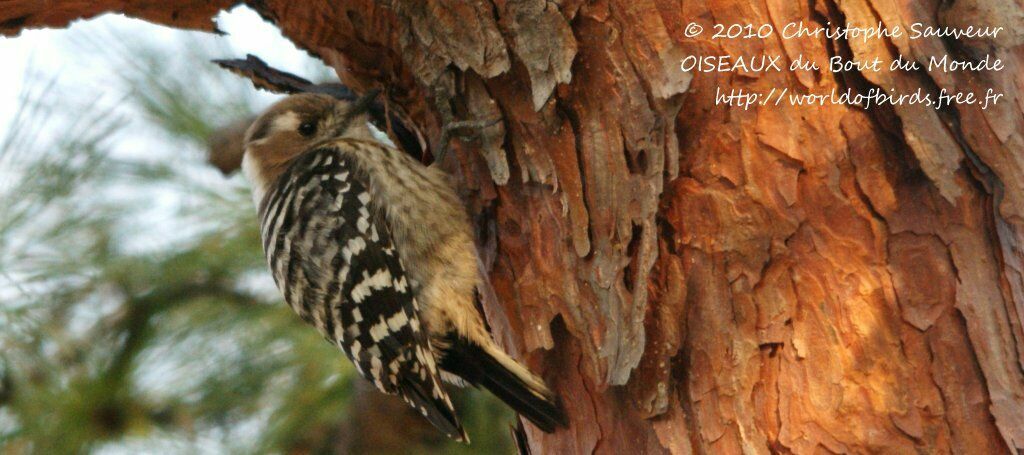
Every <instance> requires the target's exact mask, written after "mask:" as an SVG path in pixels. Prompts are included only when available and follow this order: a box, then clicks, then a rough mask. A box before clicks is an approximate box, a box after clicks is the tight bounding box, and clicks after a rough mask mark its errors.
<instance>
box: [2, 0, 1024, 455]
mask: <svg viewBox="0 0 1024 455" xmlns="http://www.w3.org/2000/svg"><path fill="white" fill-rule="evenodd" d="M231 3H233V2H227V1H224V2H216V1H212V2H200V1H168V2H162V3H159V4H157V3H154V2H131V1H129V2H124V1H118V2H113V1H110V2H103V1H99V2H73V1H64V2H60V1H57V2H43V3H40V2H36V1H6V2H0V30H2V31H3V32H5V33H14V32H16V31H17V30H19V29H21V28H24V27H35V26H63V25H66V23H67V22H68V20H71V19H73V18H76V17H89V16H92V15H95V14H97V13H100V12H103V11H114V10H119V11H125V12H127V13H129V14H131V15H134V16H137V17H141V18H144V19H147V20H151V21H155V22H159V23H164V24H169V25H173V26H177V27H187V28H198V29H206V30H211V29H212V23H211V22H209V17H210V16H211V15H212V14H213V13H214V12H216V11H217V10H218V9H220V8H223V7H227V6H228V5H229V4H231ZM246 3H248V4H249V6H251V7H253V8H254V9H256V10H257V11H259V12H260V13H261V14H262V15H263V16H264V17H266V18H267V19H268V20H271V21H274V22H275V23H277V24H278V25H279V26H280V27H281V29H282V30H283V31H284V33H285V35H286V36H288V37H289V38H290V39H292V40H293V41H294V42H295V43H297V44H298V45H299V46H300V47H302V48H305V49H307V50H309V51H310V52H312V53H314V54H316V55H318V56H320V57H321V58H323V59H324V60H325V61H326V62H327V63H328V64H330V65H331V66H333V67H334V68H336V69H337V70H338V73H339V76H340V77H341V79H342V80H343V81H344V82H345V83H346V84H348V85H350V86H352V87H354V88H356V89H365V88H369V87H372V86H380V87H384V88H386V89H387V91H388V95H389V97H390V98H391V100H392V101H393V102H396V103H398V104H400V105H401V106H403V107H404V108H405V109H406V110H407V111H408V112H409V114H410V115H411V116H412V117H413V118H414V119H416V120H417V122H418V123H419V124H420V125H421V126H422V127H424V128H425V129H426V130H427V131H429V132H431V133H434V134H432V137H433V138H434V140H436V139H437V137H438V136H439V135H438V134H436V133H437V132H438V125H439V124H441V123H443V122H444V121H447V120H450V119H451V118H491V117H494V116H496V115H499V114H500V115H501V117H502V118H503V120H504V122H503V125H501V126H500V127H496V128H492V130H489V131H488V132H487V135H486V137H485V138H484V141H483V142H482V144H481V145H480V146H479V147H461V148H459V149H458V150H457V153H455V154H452V155H449V157H448V160H446V162H445V163H442V165H444V166H445V167H446V168H447V169H448V170H450V171H451V172H452V173H453V174H454V175H455V176H456V178H457V179H458V181H459V183H460V188H461V189H462V190H463V194H464V196H465V198H466V200H467V202H468V204H469V206H470V208H471V210H472V211H473V213H474V214H475V215H477V219H478V221H479V224H480V227H481V232H482V237H483V244H484V245H485V247H484V250H485V252H486V253H487V255H488V257H491V258H493V262H492V273H491V278H492V281H493V283H494V286H495V288H496V290H497V294H498V296H499V302H488V303H487V305H486V308H485V309H486V311H487V313H488V319H489V321H490V323H491V325H492V327H493V328H494V330H495V332H496V333H497V334H498V335H499V336H500V338H501V339H502V340H503V341H504V342H505V343H506V344H507V345H508V346H509V348H510V349H511V350H513V351H514V352H517V353H518V354H519V355H520V356H522V357H525V358H527V359H528V360H529V363H530V364H531V365H532V366H533V367H534V368H536V369H538V370H540V371H544V372H545V376H546V377H547V379H548V380H549V381H550V382H551V383H552V384H553V385H554V387H555V388H556V389H557V390H558V391H559V392H560V393H561V394H562V396H563V397H564V399H565V402H566V404H567V406H568V408H569V413H570V416H571V420H572V427H571V428H570V429H569V430H567V431H563V432H560V433H556V434H553V435H543V434H540V433H539V432H536V431H533V430H529V433H530V441H531V445H532V446H533V448H534V450H535V451H536V452H538V453H541V452H543V453H584V452H594V451H596V452H600V453H631V452H635V451H637V450H641V451H644V452H651V453H657V452H672V453H740V452H744V453H768V452H783V453H784V452H794V453H815V452H820V451H829V452H876V451H877V452H882V451H884V452H900V453H903V452H911V451H925V452H957V453H1020V452H1022V451H1024V331H1022V322H1024V276H1022V269H1024V267H1022V263H1021V261H1022V258H1024V253H1022V250H1021V245H1022V242H1024V155H1022V154H1021V152H1022V151H1024V138H1022V131H1024V114H1022V111H1024V107H1022V106H1024V98H1022V94H1021V90H1022V87H1024V71H1022V68H1021V63H1022V59H1024V33H1022V32H1021V30H1024V27H1022V25H1024V12H1022V7H1021V5H1020V4H1019V3H1018V2H1013V1H1011V0H959V1H957V2H940V1H936V0H929V1H923V2H921V1H915V0H894V1H881V0H848V1H841V2H836V1H831V0H812V1H809V2H792V1H788V0H767V1H766V2H753V3H752V2H745V1H737V0H704V1H684V2H679V1H676V2H670V1H664V0H597V1H592V2H585V3H584V2H582V1H580V0H561V1H555V2H548V1H541V0H493V1H483V0H455V1H442V0H419V1H411V0H379V1H371V0H351V1H344V2H340V1H330V2H328V1H310V2H294V1H286V0H263V1H250V2H246ZM794 21H804V22H805V23H808V24H813V25H818V24H825V23H832V24H834V25H860V26H867V25H873V24H874V23H876V22H879V21H881V22H883V23H884V24H885V25H886V26H888V27H890V28H891V27H893V26H895V25H900V26H903V27H906V26H908V24H911V23H914V22H921V23H925V24H929V25H933V26H938V25H943V26H957V27H966V26H968V25H973V26H976V27H978V26H993V27H994V26H1003V27H1005V29H1004V33H1002V34H1000V35H999V36H998V38H997V39H983V40H961V41H951V40H947V41H943V40H941V39H938V38H929V39H921V40H913V41H911V40H906V39H892V40H868V41H860V40H853V41H850V42H847V41H845V40H828V39H825V38H807V37H805V38H794V39H790V40H780V39H777V37H772V38H768V39H763V40H761V39H747V40H710V39H708V38H707V36H706V35H705V36H704V37H699V38H687V37H686V36H685V33H684V27H685V25H686V24H687V23H689V22H696V23H698V24H701V25H703V26H704V27H705V29H708V30H710V28H711V25H712V24H713V23H721V24H733V23H740V24H744V23H753V24H762V23H770V24H774V25H775V26H776V27H778V28H781V26H782V25H784V24H786V23H789V22H794ZM762 53H767V54H771V55H782V56H784V59H783V60H784V61H785V62H786V63H787V64H788V62H789V61H792V60H794V59H796V58H797V56H799V55H803V56H804V58H805V59H810V60H813V61H816V62H818V63H819V65H820V66H822V67H825V68H827V66H828V62H827V60H828V58H829V57H831V56H835V55H845V56H855V57H858V58H860V59H866V58H870V57H874V56H879V57H882V58H884V59H890V58H892V57H894V56H895V55H896V54H902V55H904V56H912V57H913V58H916V59H918V60H927V58H928V57H929V56H932V55H942V54H945V53H955V54H957V55H971V56H978V55H983V54H984V53H991V54H993V55H994V56H997V57H999V58H1001V59H1003V61H1004V63H1005V64H1006V66H1007V69H1005V70H1003V71H1001V72H995V73H969V72H956V73H942V72H932V73H928V72H925V71H918V72H888V71H882V72H878V73H873V72H866V73H857V72H847V73H838V74H834V73H831V72H828V71H795V72H788V71H787V72H762V73H747V74H700V75H696V76H693V77H692V78H691V75H689V74H686V73H683V72H681V71H680V70H679V67H678V65H679V61H680V59H681V58H682V57H684V56H687V55H725V54H728V55H732V56H748V57H749V56H756V55H760V54H762ZM719 87H720V88H722V89H724V90H729V89H732V88H745V89H752V90H759V91H765V92H766V91H768V90H770V89H771V88H779V89H782V88H788V89H790V90H792V91H794V92H797V93H814V94H825V93H828V92H830V91H831V90H832V89H834V88H838V89H841V90H845V89H846V88H853V89H855V90H867V89H869V88H872V87H879V88H882V89H899V90H901V91H913V90H915V89H917V88H922V89H924V90H928V91H932V92H935V91H938V90H940V89H948V90H954V91H974V92H979V93H984V92H985V90H986V89H988V88H993V89H995V90H997V91H999V92H1002V93H1004V94H1005V99H1004V100H1003V102H1001V103H1000V104H999V105H997V106H994V107H990V108H988V109H985V110H982V109H981V108H980V107H978V106H958V107H953V108H947V109H943V110H936V109H932V108H926V107H921V106H899V107H895V108H892V107H881V108H873V109H869V110H863V109H859V108H854V107H845V106H836V105H825V106H815V107H794V106H790V105H788V104H787V103H783V104H782V105H779V106H766V107H761V106H758V107H752V108H751V109H749V110H743V109H737V108H729V107H727V106H721V105H716V104H715V99H714V96H715V93H716V89H717V88H719ZM435 145H436V144H435Z"/></svg>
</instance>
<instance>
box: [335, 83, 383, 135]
mask: <svg viewBox="0 0 1024 455" xmlns="http://www.w3.org/2000/svg"><path fill="white" fill-rule="evenodd" d="M379 94H380V89H376V88H375V89H373V90H370V91H368V92H366V94H364V95H363V96H361V97H359V98H358V99H357V100H355V101H354V102H353V103H351V104H349V105H348V108H347V109H344V110H340V109H339V111H338V112H336V113H335V115H337V116H338V118H340V119H341V121H339V122H338V126H337V127H335V129H334V131H333V133H334V135H333V136H332V137H340V136H341V135H343V134H344V133H345V131H346V130H348V127H349V126H350V125H351V124H352V120H354V119H355V118H356V117H359V116H360V115H363V114H364V113H366V111H368V110H369V109H370V106H371V105H373V101H374V100H375V99H377V95H379Z"/></svg>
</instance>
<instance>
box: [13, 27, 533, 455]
mask: <svg viewBox="0 0 1024 455" xmlns="http://www.w3.org/2000/svg"><path fill="white" fill-rule="evenodd" d="M218 24H219V26H220V28H221V29H222V30H223V31H225V32H226V33H227V36H224V37H217V36H214V35H210V34H203V33H189V32H182V31H174V30H170V29H165V28H162V27H158V26H155V25H151V24H147V23H144V22H141V21H134V20H129V19H125V18H123V17H119V16H103V17H100V18H98V19H95V20H92V21H88V22H79V23H77V24H75V25H74V26H73V27H71V28H70V29H69V30H45V31H30V32H25V33H23V35H22V36H21V37H19V38H15V39H9V38H0V61H2V62H5V64H6V66H5V67H4V68H3V69H2V70H0V452H3V453H47V454H49V453H72V452H73V453H82V452H87V453H103V454H119V453H190V454H191V453H266V452H271V453H296V454H302V453H454V454H458V453H511V451H512V448H511V446H510V438H509V431H508V426H509V424H511V423H512V422H513V420H512V415H511V413H509V412H508V411H506V410H505V409H504V408H503V407H502V406H501V405H500V404H499V403H498V402H497V401H496V400H494V399H493V398H491V397H489V396H486V395H484V394H482V393H479V392H476V391H471V392H467V393H461V394H459V395H458V396H457V397H456V400H457V406H458V407H459V411H460V415H461V416H462V417H463V420H464V423H465V424H466V426H467V431H468V432H469V435H470V437H471V438H472V440H473V444H472V445H471V446H464V445H460V444H453V443H450V442H448V441H446V440H445V439H444V438H443V437H441V436H440V435H439V434H438V433H437V432H436V431H434V430H433V429H432V428H431V427H429V425H427V424H426V423H425V421H424V420H422V419H421V418H420V417H419V416H418V415H416V414H415V413H413V412H411V411H409V410H408V409H407V408H406V406H405V405H404V404H403V403H402V402H401V401H400V400H397V399H393V398H391V397H384V396H383V395H380V394H379V393H377V392H375V391H373V390H371V389H372V387H370V386H369V385H368V384H367V383H365V381H363V380H362V379H360V378H359V377H358V376H357V375H356V374H355V373H354V370H353V369H352V368H351V364H350V363H349V362H348V360H347V359H345V357H344V356H343V355H342V353H341V352H340V351H338V350H336V349H335V348H334V347H332V346H331V345H329V344H328V343H327V342H325V341H324V340H323V339H322V338H321V337H320V336H319V335H318V334H317V333H316V331H315V330H313V329H311V328H309V327H307V326H306V325H305V324H303V323H302V322H301V321H300V320H299V319H298V317H297V316H295V315H294V314H293V313H292V311H291V310H290V309H289V308H288V307H287V306H285V305H284V304H283V303H282V302H281V300H280V297H279V295H278V293H277V291H276V290H275V289H274V286H273V282H272V281H271V279H270V275H269V273H268V271H267V268H266V264H265V262H264V259H263V254H262V250H261V248H260V244H259V242H258V232H257V229H258V227H257V224H256V215H255V211H254V208H253V203H252V198H251V196H250V193H249V190H248V187H247V185H246V183H245V181H244V179H243V178H242V177H241V176H239V175H234V176H231V177H224V176H222V175H221V174H220V172H219V171H217V170H216V169H214V168H213V167H211V166H210V165H209V164H207V163H206V148H207V145H206V144H207V139H208V137H209V136H210V135H211V134H213V133H214V132H216V131H217V130H218V129H220V128H222V127H223V126H225V125H228V124H230V123H232V122H235V121H238V120H239V119H244V118H247V117H248V116H251V115H253V113H255V112H257V111H259V110H260V109H262V108H264V107H265V106H266V105H268V104H269V103H271V102H273V101H274V100H275V99H276V97H275V96H273V95H269V94H265V93H257V92H256V91H255V90H254V89H253V88H252V86H251V84H249V82H248V81H246V80H243V79H240V78H238V77H236V76H233V75H231V74H229V73H227V72H225V71H223V70H221V69H219V68H218V67H216V66H215V65H213V64H210V63H208V62H209V60H210V59H212V58H233V57H243V56H244V55H245V54H246V53H248V52H251V53H254V54H256V55H259V56H260V57H262V58H264V59H265V60H267V61H268V62H269V63H270V64H271V65H272V66H275V67H277V68H280V69H284V70H287V71H291V72H294V73H297V74H300V75H302V76H304V77H306V78H309V79H313V80H333V79H334V77H333V75H332V74H331V72H330V71H329V70H328V69H326V68H325V67H324V66H322V65H320V64H319V63H318V62H317V61H315V60H313V59H310V58H308V57H306V54H305V53H304V52H302V51H300V50H297V49H296V48H295V47H294V46H292V45H291V44H290V43H289V42H288V41H287V40H285V39H284V38H283V37H281V35H280V33H279V32H278V31H277V29H276V28H274V27H273V26H271V25H269V24H266V23H264V22H262V20H261V19H260V18H259V17H258V16H257V15H256V14H255V13H253V12H251V11H249V10H247V9H244V8H239V9H235V10H233V11H231V12H230V13H225V14H223V15H222V16H221V17H220V18H219V20H218Z"/></svg>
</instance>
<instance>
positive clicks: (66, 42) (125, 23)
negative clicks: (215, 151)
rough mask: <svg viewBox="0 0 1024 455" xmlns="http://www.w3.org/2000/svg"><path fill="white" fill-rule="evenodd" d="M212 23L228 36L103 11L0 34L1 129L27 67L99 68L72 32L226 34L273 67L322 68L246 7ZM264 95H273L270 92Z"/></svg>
mask: <svg viewBox="0 0 1024 455" xmlns="http://www.w3.org/2000/svg"><path fill="white" fill-rule="evenodd" d="M217 23H218V26H219V27H220V29H221V30H223V31H225V32H227V33H228V35H227V36H224V37H219V36H216V35H213V34H209V33H202V32H185V31H180V30H174V29H171V28H167V27H159V26H154V25H152V24H149V23H146V22H143V21H140V20H135V19H128V18H125V17H123V16H120V15H110V14H108V15H104V16H101V17H99V18H96V19H91V20H88V21H78V22H75V23H73V25H72V26H71V27H69V28H68V29H58V30H29V31H25V32H23V33H22V34H21V36H19V37H17V38H4V37H0V62H4V67H3V68H2V69H0V132H2V131H4V130H6V128H7V127H8V124H9V122H10V119H11V118H12V117H13V115H14V113H15V112H16V110H17V101H18V95H19V94H20V93H21V90H22V88H23V86H24V84H25V82H26V71H29V70H30V69H31V71H33V74H34V77H36V78H40V77H45V78H50V77H55V76H56V77H58V78H59V79H58V81H59V82H60V83H62V84H66V83H68V82H69V81H71V82H74V81H75V80H77V79H78V78H85V79H89V78H90V77H92V78H95V77H97V75H98V74H101V72H100V71H98V70H96V69H95V64H98V63H100V62H101V60H100V57H99V56H94V55H81V54H80V53H76V52H75V50H74V49H73V48H74V46H73V42H74V41H75V39H76V38H78V39H81V38H83V37H88V36H89V35H94V36H95V35H101V34H106V33H109V32H110V31H115V32H118V33H119V35H126V36H131V35H137V36H140V37H142V39H146V40H152V41H153V42H156V43H160V42H167V43H168V44H169V45H170V44H173V43H175V42H177V41H180V40H181V39H182V37H183V36H186V35H193V36H195V37H198V38H199V39H200V40H210V41H211V42H212V41H216V40H226V41H227V42H228V43H229V44H230V46H231V48H232V49H233V50H234V52H235V55H234V56H235V57H244V56H245V54H246V53H253V54H256V55H258V56H260V57H261V58H263V59H264V60H266V61H267V62H268V63H270V64H271V65H272V66H274V67H277V68H280V69H284V70H287V71H291V72H294V73H298V74H300V75H304V76H306V77H309V76H311V75H312V74H311V73H313V74H316V73H319V72H322V71H324V69H323V65H321V64H319V62H318V61H316V60H314V59H311V58H309V57H308V56H307V55H306V53H305V52H304V51H302V50H299V49H297V48H295V46H294V45H292V44H291V42H289V41H288V40H286V39H285V38H284V37H282V36H281V33H280V32H279V31H278V29H277V28H276V27H275V26H273V25H271V24H268V23H266V22H264V21H263V20H262V19H261V18H260V17H259V16H258V15H257V14H256V13H255V12H253V11H252V10H250V9H248V8H245V7H238V8H235V9H233V10H231V11H230V12H226V13H221V14H220V16H218V18H217ZM225 57H231V56H225ZM90 67H92V68H90ZM266 98H267V99H268V100H269V99H272V97H271V96H269V95H268V96H266ZM2 136H3V134H0V137H2Z"/></svg>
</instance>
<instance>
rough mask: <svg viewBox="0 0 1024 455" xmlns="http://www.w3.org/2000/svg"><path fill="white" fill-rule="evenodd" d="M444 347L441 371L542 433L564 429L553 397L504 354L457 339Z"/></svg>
mask: <svg viewBox="0 0 1024 455" xmlns="http://www.w3.org/2000/svg"><path fill="white" fill-rule="evenodd" d="M446 344H448V346H447V347H446V348H445V349H444V351H445V354H444V358H443V359H442V360H441V364H440V367H441V369H443V370H445V371H448V372H451V373H453V374H455V375H457V376H459V377H461V378H462V379H464V380H466V382H469V383H470V384H473V385H475V386H477V387H483V388H485V389H487V390H489V391H490V392H491V393H493V394H494V395H495V396H496V397H498V398H499V399H501V401H504V402H505V404H507V405H509V406H510V407H512V409H513V410H515V411H516V412H518V413H519V414H520V415H522V416H523V417H526V419H527V420H529V421H530V422H533V424H534V425H536V426H537V428H540V429H541V430H543V431H544V432H546V433H551V432H553V431H555V429H556V428H557V427H565V426H567V425H568V420H567V419H566V416H565V411H564V410H563V409H562V406H561V403H560V402H559V400H558V398H557V397H556V396H555V394H554V393H552V392H551V390H550V389H548V387H547V386H546V385H545V384H544V381H543V380H541V379H540V378H538V377H537V376H535V375H534V374H533V373H531V372H530V371H529V370H527V369H526V368H525V367H523V366H522V365H520V364H519V363H518V362H516V361H515V360H513V359H512V358H511V357H509V356H508V354H505V353H504V352H502V351H501V350H500V349H498V348H497V347H494V346H493V345H492V346H489V347H484V346H479V345H478V344H476V343H473V342H470V341H468V340H466V339H464V338H462V337H459V336H453V337H452V339H451V340H449V343H446Z"/></svg>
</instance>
